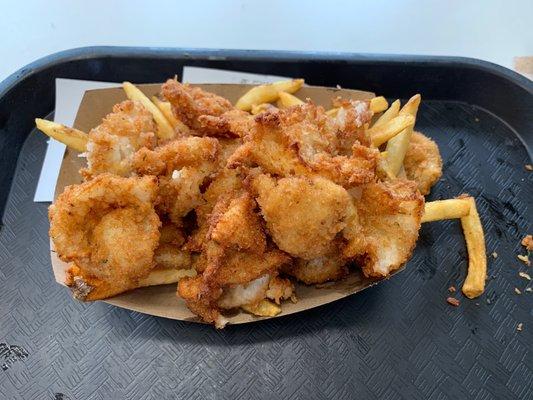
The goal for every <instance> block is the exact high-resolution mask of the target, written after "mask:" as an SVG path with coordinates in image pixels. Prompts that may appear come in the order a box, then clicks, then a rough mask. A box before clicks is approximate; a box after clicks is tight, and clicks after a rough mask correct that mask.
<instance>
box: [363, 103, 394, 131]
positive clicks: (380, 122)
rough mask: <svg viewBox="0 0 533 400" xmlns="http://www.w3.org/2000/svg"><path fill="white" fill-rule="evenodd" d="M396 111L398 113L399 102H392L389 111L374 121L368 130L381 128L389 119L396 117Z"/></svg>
mask: <svg viewBox="0 0 533 400" xmlns="http://www.w3.org/2000/svg"><path fill="white" fill-rule="evenodd" d="M398 111H400V100H396V101H394V102H393V103H392V104H391V105H390V107H389V109H388V110H387V111H385V112H384V113H383V115H382V116H380V117H379V118H378V119H377V120H376V122H374V125H372V127H371V128H370V129H378V128H381V127H383V126H384V125H385V124H386V123H387V122H389V121H390V120H391V119H393V118H395V117H397V116H398Z"/></svg>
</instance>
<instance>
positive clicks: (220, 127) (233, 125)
mask: <svg viewBox="0 0 533 400" xmlns="http://www.w3.org/2000/svg"><path fill="white" fill-rule="evenodd" d="M198 123H199V125H200V127H199V128H198V131H197V132H199V133H200V134H201V135H205V136H216V137H243V136H244V135H245V134H246V133H247V132H248V131H249V130H250V127H251V125H252V124H253V117H252V116H251V115H250V114H249V113H247V112H246V111H241V110H237V109H234V110H230V111H226V112H225V113H224V114H222V115H220V116H214V115H200V116H199V117H198Z"/></svg>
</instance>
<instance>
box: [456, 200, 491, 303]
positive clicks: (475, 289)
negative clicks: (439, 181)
mask: <svg viewBox="0 0 533 400" xmlns="http://www.w3.org/2000/svg"><path fill="white" fill-rule="evenodd" d="M462 199H465V200H467V201H468V202H469V203H470V212H469V213H468V215H466V216H464V217H462V218H461V226H462V227H463V232H464V235H465V241H466V248H467V250H468V274H467V275H466V279H465V282H464V283H463V289H462V290H463V293H464V295H465V296H466V297H468V298H469V299H473V298H476V297H478V296H480V295H481V294H482V293H483V291H484V290H485V280H486V279H487V254H486V250H485V235H484V233H483V226H482V225H481V220H480V219H479V214H478V212H477V208H476V201H475V200H474V198H473V197H470V196H464V197H462Z"/></svg>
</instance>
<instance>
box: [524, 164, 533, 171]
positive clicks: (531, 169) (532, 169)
mask: <svg viewBox="0 0 533 400" xmlns="http://www.w3.org/2000/svg"><path fill="white" fill-rule="evenodd" d="M524 167H525V169H527V170H528V171H533V165H531V164H526V165H524Z"/></svg>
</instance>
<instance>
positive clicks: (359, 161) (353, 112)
mask: <svg viewBox="0 0 533 400" xmlns="http://www.w3.org/2000/svg"><path fill="white" fill-rule="evenodd" d="M280 115H281V129H282V130H283V133H284V135H286V137H287V138H288V139H289V143H290V146H291V147H294V148H296V149H297V152H298V156H299V158H300V159H301V160H302V161H303V162H304V163H305V164H306V165H307V166H308V167H309V168H310V169H311V170H313V171H314V172H316V173H318V174H320V175H321V176H324V177H327V178H328V179H330V180H331V181H333V182H335V183H337V184H339V185H342V186H344V187H351V186H355V185H358V184H362V183H368V182H371V181H372V180H373V179H374V177H375V169H376V163H377V159H378V155H379V153H378V151H377V149H374V148H371V147H369V145H370V140H369V138H368V137H367V136H366V133H365V129H364V125H365V124H366V123H368V122H369V121H370V118H371V117H372V113H371V112H370V110H369V108H368V102H362V101H358V102H354V101H352V102H345V103H343V107H340V108H339V112H338V113H337V116H336V117H335V118H330V117H329V116H328V115H327V114H326V113H325V111H324V109H323V108H322V107H317V106H315V105H314V104H312V103H306V104H304V105H300V106H295V107H291V108H289V109H287V110H283V111H282V112H281V113H280Z"/></svg>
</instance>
